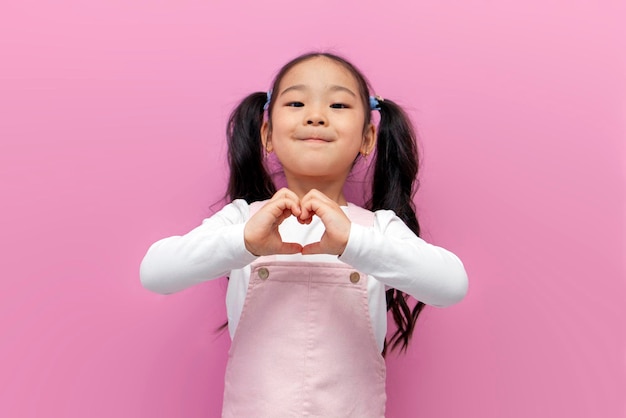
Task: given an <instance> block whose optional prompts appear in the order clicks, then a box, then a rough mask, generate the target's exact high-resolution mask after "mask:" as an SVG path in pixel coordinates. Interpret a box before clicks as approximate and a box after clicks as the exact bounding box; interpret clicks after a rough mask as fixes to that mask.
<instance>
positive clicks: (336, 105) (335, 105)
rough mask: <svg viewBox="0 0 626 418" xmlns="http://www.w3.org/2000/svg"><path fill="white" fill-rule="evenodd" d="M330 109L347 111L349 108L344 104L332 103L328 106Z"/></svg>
mask: <svg viewBox="0 0 626 418" xmlns="http://www.w3.org/2000/svg"><path fill="white" fill-rule="evenodd" d="M330 107H331V108H332V109H348V108H350V106H348V105H347V104H344V103H333V104H331V105H330Z"/></svg>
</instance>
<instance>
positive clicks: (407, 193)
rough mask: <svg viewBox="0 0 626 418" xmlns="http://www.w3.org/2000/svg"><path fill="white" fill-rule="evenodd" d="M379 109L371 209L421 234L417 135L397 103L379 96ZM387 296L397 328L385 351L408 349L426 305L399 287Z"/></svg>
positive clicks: (369, 204) (387, 342)
mask: <svg viewBox="0 0 626 418" xmlns="http://www.w3.org/2000/svg"><path fill="white" fill-rule="evenodd" d="M378 110H379V111H380V123H379V124H378V141H377V150H376V160H375V161H374V163H373V165H374V173H373V176H372V194H371V198H370V200H369V202H368V207H369V209H370V210H372V211H376V210H379V209H390V210H393V211H394V212H395V213H396V215H397V216H398V217H399V218H400V219H402V221H403V222H404V223H405V224H406V225H407V226H408V227H409V229H411V231H413V232H414V233H415V234H416V235H417V236H419V234H420V226H419V222H418V220H417V216H416V214H415V206H414V204H413V195H414V194H415V191H416V190H417V186H418V182H417V174H418V167H419V165H418V161H419V156H418V151H417V137H416V135H415V131H414V129H413V126H412V124H411V121H410V119H409V117H408V115H407V114H406V113H405V112H404V111H403V110H402V108H401V107H400V106H398V105H397V104H396V103H394V102H392V101H391V100H387V99H385V100H379V102H378ZM386 296H387V311H391V314H392V317H393V319H394V322H395V323H396V325H397V330H396V331H395V332H394V334H393V335H392V336H391V338H390V339H389V341H385V346H384V349H383V354H386V352H387V348H388V347H389V346H391V349H394V348H396V347H398V346H400V349H401V351H404V350H406V349H407V347H408V344H409V341H410V339H411V337H412V335H413V330H414V329H415V322H416V321H417V317H418V315H419V313H420V312H421V311H422V309H423V308H424V306H425V305H424V303H422V302H419V301H418V302H417V304H416V305H415V306H414V307H413V309H411V308H410V307H409V304H408V303H407V298H408V295H407V294H406V293H404V292H401V291H399V290H397V289H389V290H387V295H386Z"/></svg>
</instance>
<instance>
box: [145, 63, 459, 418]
mask: <svg viewBox="0 0 626 418" xmlns="http://www.w3.org/2000/svg"><path fill="white" fill-rule="evenodd" d="M371 110H378V111H379V112H380V123H379V124H378V127H376V126H374V124H373V123H372V122H371ZM265 111H266V112H265ZM265 114H266V115H267V116H266V117H265ZM227 133H228V141H229V164H230V180H229V185H228V194H229V196H230V198H231V199H232V203H230V204H228V205H226V206H225V207H224V208H223V209H222V210H221V211H219V212H218V213H216V214H215V215H214V216H212V217H211V218H209V219H206V220H205V221H204V222H203V223H202V225H201V226H199V227H197V228H196V229H194V230H192V231H191V232H189V233H188V234H186V235H184V236H174V237H170V238H166V239H163V240H161V241H158V242H156V243H155V244H153V245H152V247H151V248H150V249H149V250H148V253H147V254H146V256H145V258H144V260H143V262H142V264H141V280H142V283H143V285H144V286H145V287H146V288H148V289H150V290H152V291H155V292H159V293H171V292H176V291H179V290H181V289H184V288H186V287H189V286H192V285H194V284H196V283H199V282H202V281H204V280H210V279H214V278H217V277H220V276H224V275H228V277H229V278H230V280H229V282H228V290H227V293H226V307H227V313H228V329H229V332H230V335H231V338H232V345H231V349H230V352H229V358H228V365H227V369H226V381H225V393H224V405H223V416H224V417H237V418H242V417H261V418H264V417H266V418H277V417H278V418H279V417H304V416H315V417H360V418H362V417H384V413H385V399H386V395H385V363H384V359H383V354H384V352H385V350H386V348H387V347H388V346H390V347H392V348H395V347H400V348H401V349H406V347H407V344H408V342H409V339H410V337H411V335H412V333H413V329H414V327H415V321H416V319H417V315H418V314H419V312H420V310H421V309H422V307H423V306H424V304H429V305H433V306H448V305H451V304H453V303H456V302H458V301H460V300H461V299H462V298H463V297H464V295H465V293H466V290H467V276H466V274H465V270H464V268H463V265H462V263H461V261H460V260H459V259H458V258H457V257H456V256H455V255H454V254H452V253H450V252H449V251H446V250H445V249H443V248H439V247H436V246H433V245H430V244H428V243H426V242H424V241H423V240H422V239H420V238H419V237H418V234H419V224H418V222H417V218H416V216H415V211H414V208H413V202H412V195H413V192H414V183H415V180H416V175H417V152H416V149H417V147H416V143H415V135H414V132H413V129H412V127H411V124H410V121H409V120H408V117H407V116H406V114H405V113H404V112H403V111H402V110H401V109H400V108H399V107H398V106H397V105H396V104H394V103H393V102H392V101H390V100H382V99H376V98H372V97H370V93H369V86H368V83H367V82H366V80H365V78H364V77H363V75H362V74H361V73H360V72H359V71H358V70H357V69H356V68H355V67H354V66H353V65H352V64H350V63H349V62H347V61H346V60H344V59H343V58H340V57H338V56H336V55H332V54H327V53H311V54H306V55H302V56H300V57H297V58H296V59H294V60H292V61H291V62H289V63H287V64H286V65H285V66H284V67H283V68H282V69H281V70H280V71H279V73H278V75H277V76H276V79H275V81H274V83H273V86H272V89H271V90H270V93H267V94H265V93H254V94H251V95H250V96H248V97H246V98H245V99H244V100H243V101H242V102H241V103H240V104H239V106H238V107H237V108H236V109H235V110H234V111H233V113H232V115H231V117H230V120H229V124H228V130H227ZM374 150H375V152H374ZM271 153H274V154H275V155H276V158H277V159H278V161H279V162H280V164H281V166H282V170H283V172H284V175H285V179H286V182H287V187H286V188H283V189H280V190H278V191H276V188H275V186H274V183H273V182H272V179H271V177H270V175H269V174H268V171H267V170H266V164H265V157H266V156H267V155H269V154H271ZM372 153H373V155H374V157H373V158H374V161H373V164H374V174H373V179H372V193H371V196H370V200H369V203H368V204H367V205H366V206H367V208H368V209H369V210H368V209H363V208H360V207H358V206H356V205H353V204H351V203H348V202H347V201H346V198H345V196H344V192H343V187H344V184H345V182H346V178H347V177H348V175H349V173H350V171H351V169H352V167H353V166H354V164H355V161H356V160H357V159H358V158H361V157H363V158H367V157H368V156H369V155H370V154H372ZM407 295H411V296H413V297H414V298H416V299H417V300H419V301H420V302H419V303H417V304H416V305H415V307H414V308H413V309H412V310H411V309H410V308H409V306H408V304H407V301H406V297H407ZM387 310H390V311H391V312H392V314H393V318H394V321H395V322H396V324H397V331H396V332H395V333H394V334H393V335H392V337H391V338H390V340H389V341H385V335H386V331H387V323H386V319H387V315H386V312H387Z"/></svg>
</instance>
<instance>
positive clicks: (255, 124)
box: [226, 52, 425, 355]
mask: <svg viewBox="0 0 626 418" xmlns="http://www.w3.org/2000/svg"><path fill="white" fill-rule="evenodd" d="M317 57H324V58H327V59H330V60H332V61H334V62H336V63H338V64H340V65H341V66H343V67H344V68H346V69H347V70H348V71H350V73H351V74H352V75H353V76H354V78H355V79H356V81H357V84H358V85H359V94H360V98H361V100H362V101H363V106H364V109H369V108H370V103H369V96H370V87H369V83H368V82H367V79H366V78H365V77H364V76H363V74H362V73H361V72H360V71H359V70H358V69H357V68H356V67H355V66H354V65H352V64H351V63H350V62H348V61H347V60H345V59H344V58H342V57H339V56H337V55H334V54H330V53H323V52H312V53H307V54H304V55H300V56H299V57H296V58H295V59H293V60H291V61H289V62H288V63H287V64H286V65H285V66H283V67H282V68H281V69H280V71H279V72H278V74H277V75H276V77H275V79H274V83H273V84H272V88H271V91H274V92H278V86H279V85H280V82H281V81H282V79H283V77H284V76H285V74H287V72H289V70H291V69H292V68H293V67H294V66H296V65H298V64H300V63H301V62H304V61H307V60H310V59H312V58H317ZM274 96H276V95H274ZM266 101H267V95H266V93H260V92H259V93H253V94H251V95H249V96H248V97H246V98H245V99H244V100H243V101H242V102H241V103H240V104H239V105H238V106H237V107H236V108H235V110H234V111H233V112H232V114H231V115H230V118H229V121H228V127H227V131H226V133H227V138H228V162H229V166H230V178H229V182H228V191H227V195H228V197H229V198H230V199H231V200H235V199H245V200H246V201H247V202H248V203H252V202H254V201H259V200H265V199H269V198H270V197H272V196H273V195H274V193H275V192H276V186H275V185H274V182H273V181H272V177H271V175H270V173H269V172H268V171H267V169H266V167H265V165H264V162H263V146H262V143H261V126H262V124H263V113H264V109H265V105H266ZM273 104H274V100H273V98H272V99H270V101H269V103H267V112H268V120H269V123H270V124H271V118H272V107H273ZM379 105H380V109H379V111H380V122H379V124H378V139H377V146H376V148H377V149H376V152H375V153H374V160H373V162H372V165H373V167H374V170H373V174H372V181H371V182H372V190H371V195H370V197H369V200H368V201H367V203H366V205H365V207H366V208H367V209H369V210H372V211H376V210H379V209H389V210H393V211H394V212H395V213H396V215H397V216H398V217H399V218H400V219H402V221H404V223H405V224H406V225H407V226H408V227H409V228H410V229H411V231H413V232H414V233H415V234H416V235H418V236H419V233H420V227H419V222H418V220H417V216H416V214H415V207H414V204H413V195H414V194H415V191H416V190H417V186H418V182H417V174H418V161H419V157H418V151H417V137H416V135H415V131H414V129H413V126H412V124H411V122H410V119H409V117H408V116H407V114H406V113H405V112H404V111H403V110H402V108H401V107H400V106H398V105H397V104H395V103H394V102H392V101H391V100H389V99H384V100H380V101H379ZM370 121H371V113H370V112H367V111H366V112H365V124H364V127H363V129H365V128H366V127H367V126H368V125H369V124H370ZM407 298H408V295H407V294H405V293H404V292H401V291H399V290H396V289H389V290H387V310H388V311H391V313H392V316H393V319H394V322H395V323H396V325H397V330H396V331H395V332H394V333H393V335H392V336H391V338H390V339H389V341H387V340H385V346H384V349H383V355H385V354H386V352H387V348H388V347H391V349H395V348H397V347H400V351H405V350H406V349H407V347H408V344H409V341H410V339H411V337H412V335H413V330H414V328H415V322H416V320H417V317H418V315H419V313H420V312H421V311H422V309H423V308H424V306H425V305H424V304H423V303H422V302H419V301H418V302H417V303H416V304H415V306H414V307H413V308H411V307H410V306H409V304H408V303H407Z"/></svg>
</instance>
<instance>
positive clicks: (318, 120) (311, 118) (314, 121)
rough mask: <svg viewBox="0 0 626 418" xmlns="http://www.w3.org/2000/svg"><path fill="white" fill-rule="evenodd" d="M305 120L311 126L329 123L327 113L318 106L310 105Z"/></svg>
mask: <svg viewBox="0 0 626 418" xmlns="http://www.w3.org/2000/svg"><path fill="white" fill-rule="evenodd" d="M305 122H306V124H307V125H311V126H324V125H328V120H327V119H326V115H324V112H323V111H322V109H320V108H319V107H318V106H310V107H309V113H308V114H307V116H306V118H305Z"/></svg>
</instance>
